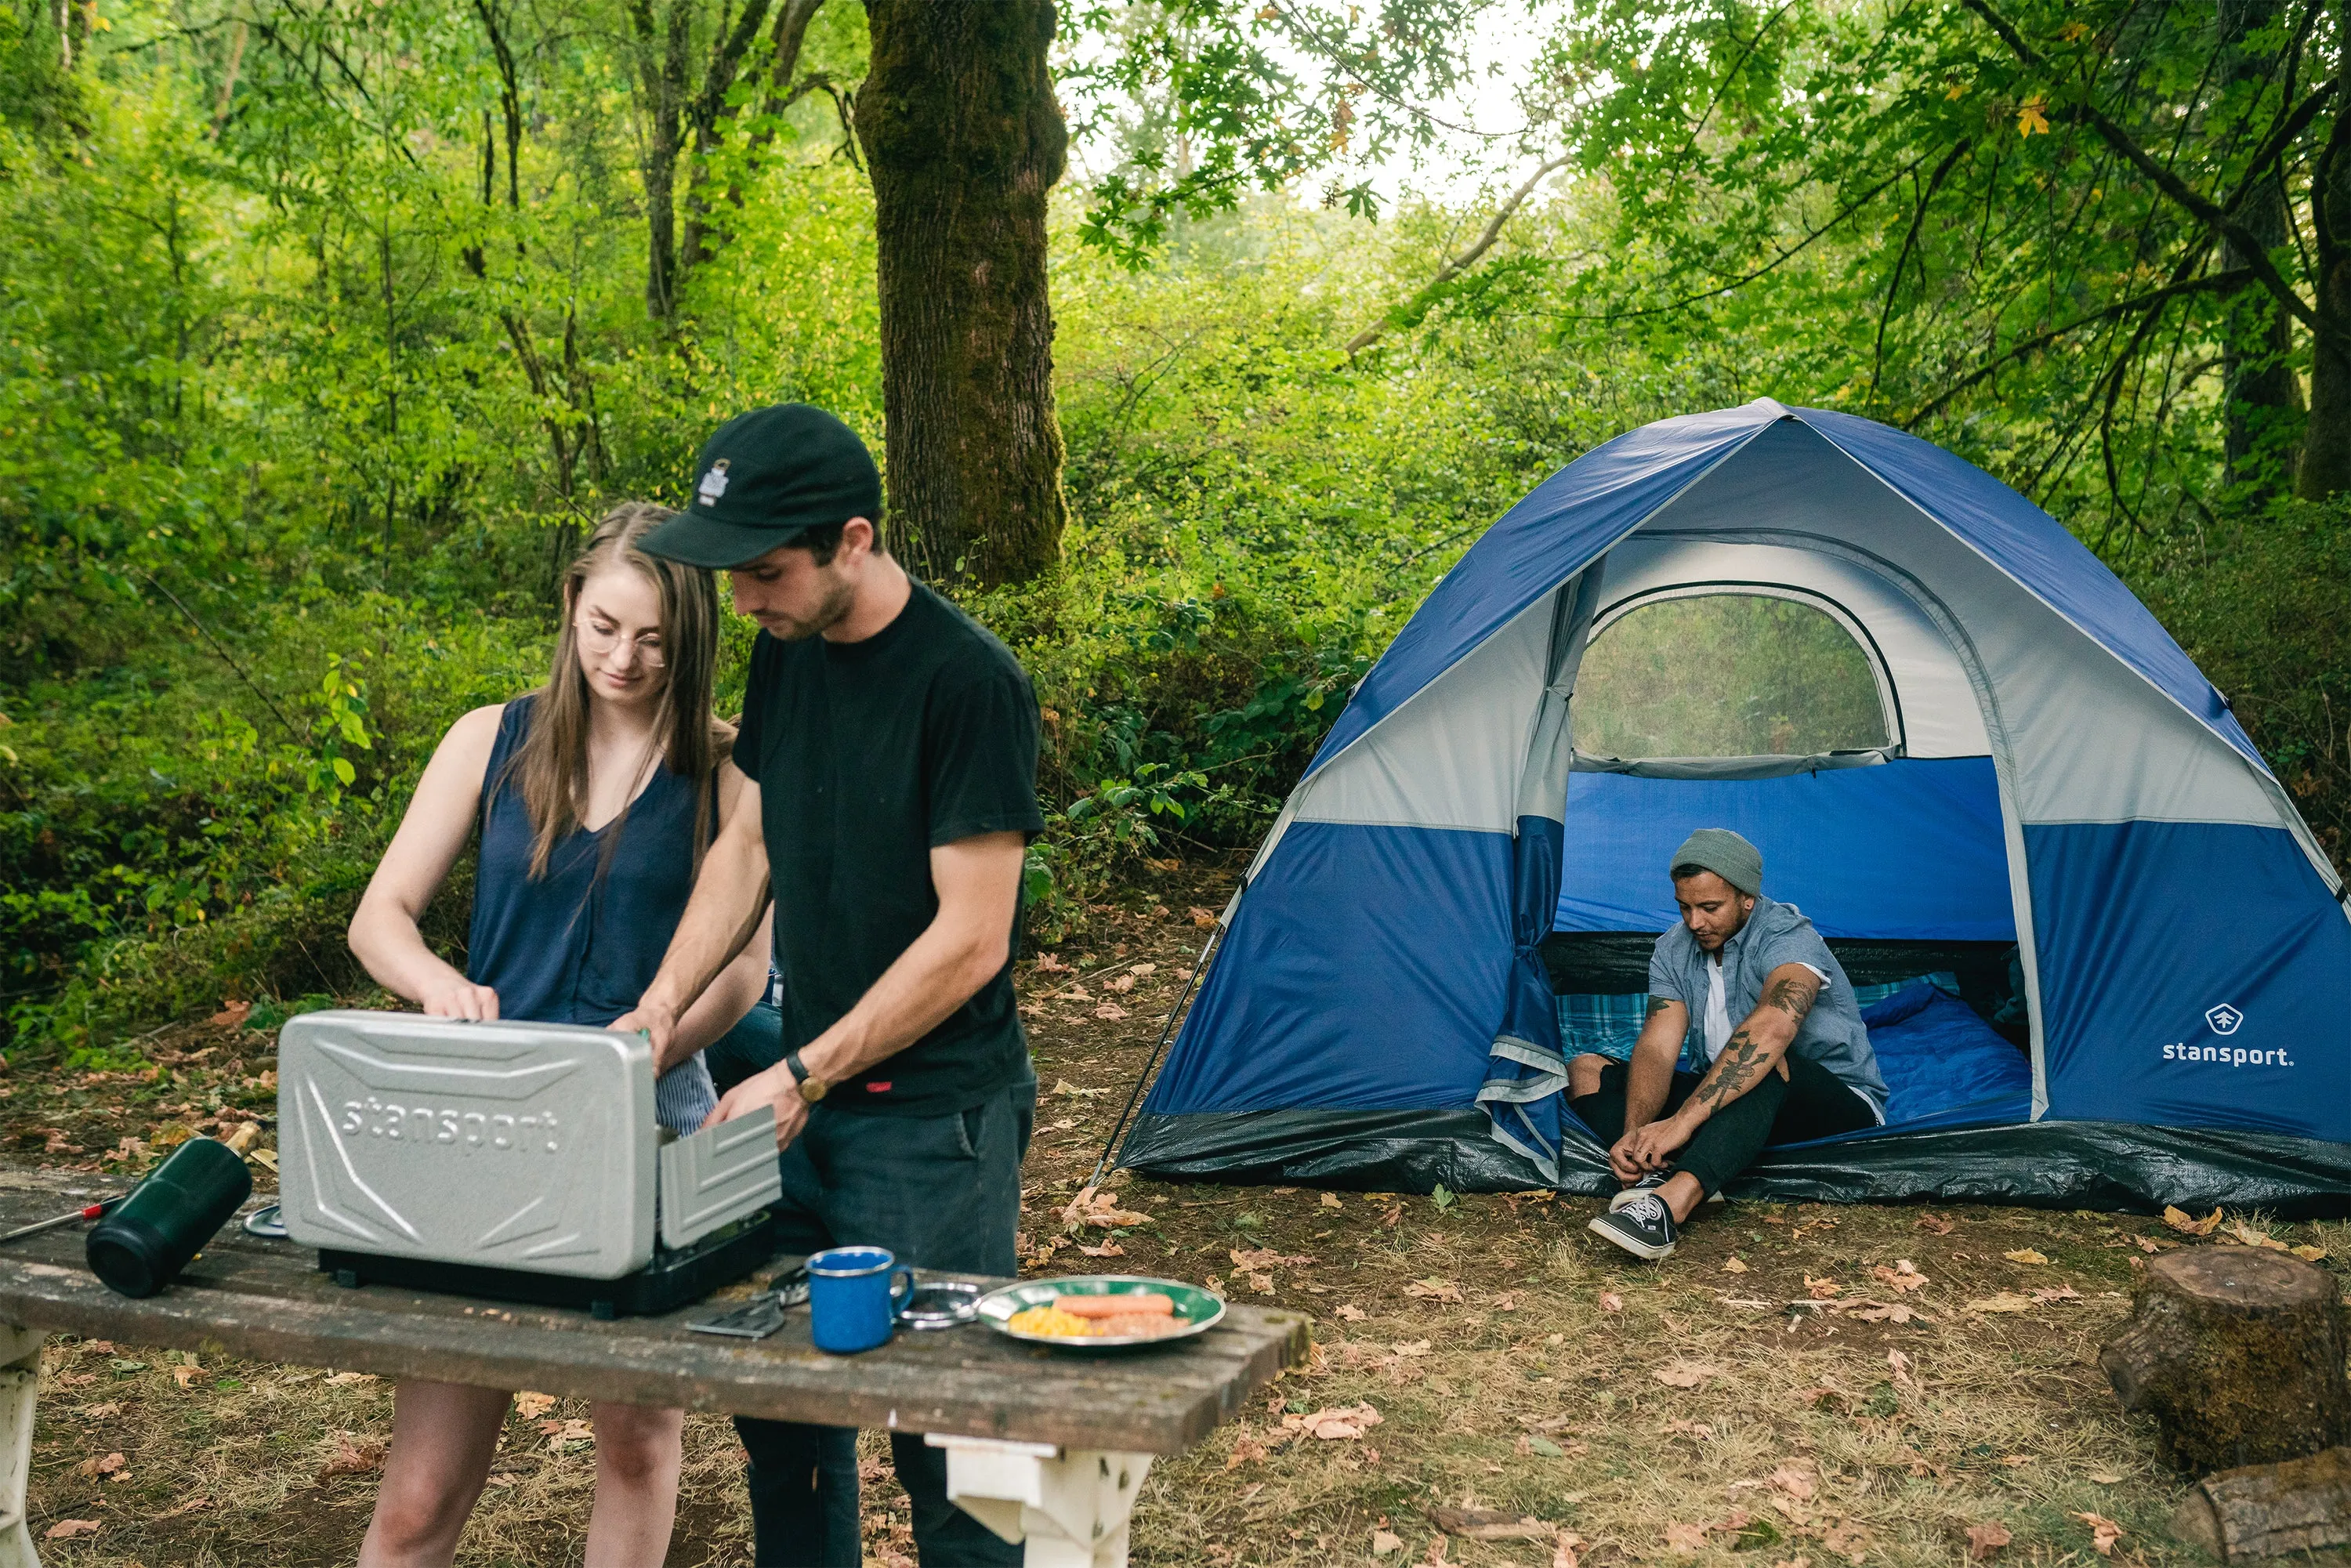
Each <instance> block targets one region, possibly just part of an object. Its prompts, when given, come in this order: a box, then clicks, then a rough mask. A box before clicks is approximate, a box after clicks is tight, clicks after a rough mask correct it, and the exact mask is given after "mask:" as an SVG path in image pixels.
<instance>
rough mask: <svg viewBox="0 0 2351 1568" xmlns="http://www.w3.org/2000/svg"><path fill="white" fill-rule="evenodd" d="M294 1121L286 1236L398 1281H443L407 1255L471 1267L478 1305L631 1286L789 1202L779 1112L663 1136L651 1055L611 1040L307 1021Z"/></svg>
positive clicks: (464, 1282)
mask: <svg viewBox="0 0 2351 1568" xmlns="http://www.w3.org/2000/svg"><path fill="white" fill-rule="evenodd" d="M277 1114H278V1163H279V1175H278V1182H279V1186H280V1189H281V1190H280V1201H281V1205H282V1212H283V1214H284V1216H285V1220H286V1232H287V1236H288V1237H289V1238H291V1239H293V1240H294V1241H296V1242H298V1243H299V1244H301V1245H303V1246H308V1247H317V1248H319V1249H322V1259H328V1260H332V1262H331V1263H330V1264H329V1265H328V1266H332V1267H337V1268H338V1269H339V1271H340V1272H343V1273H355V1272H357V1271H359V1270H356V1269H355V1268H350V1267H343V1265H345V1264H347V1263H351V1262H353V1261H354V1260H355V1259H364V1260H369V1261H370V1265H371V1266H368V1267H366V1268H365V1269H364V1272H365V1273H367V1274H368V1275H370V1276H371V1277H373V1278H377V1279H381V1280H385V1281H392V1282H402V1283H412V1284H427V1285H428V1287H429V1286H431V1285H432V1284H433V1283H434V1280H435V1278H436V1277H435V1276H434V1275H432V1274H431V1273H430V1272H429V1271H423V1272H420V1271H419V1270H415V1269H401V1270H391V1269H388V1268H386V1267H385V1265H389V1264H391V1263H392V1262H394V1261H395V1260H401V1261H405V1262H413V1263H418V1264H435V1265H453V1266H456V1267H455V1269H452V1270H443V1271H442V1273H441V1275H439V1276H438V1277H437V1278H438V1279H440V1280H445V1281H454V1282H449V1283H444V1284H441V1285H440V1287H439V1288H444V1289H452V1290H457V1291H464V1292H465V1293H469V1294H482V1295H496V1294H514V1293H516V1292H512V1291H501V1290H498V1289H496V1288H495V1287H496V1283H497V1280H496V1276H505V1275H508V1274H522V1275H547V1276H561V1277H565V1278H569V1279H572V1280H580V1281H614V1280H618V1279H620V1278H621V1277H622V1276H625V1275H631V1274H634V1273H636V1272H638V1271H639V1270H645V1269H646V1268H647V1265H648V1264H652V1263H654V1262H655V1260H656V1258H657V1255H658V1256H660V1257H664V1258H666V1257H668V1256H669V1255H670V1254H674V1253H684V1252H689V1251H691V1250H693V1249H695V1247H696V1246H697V1244H700V1243H704V1242H705V1240H706V1239H709V1238H712V1237H714V1236H716V1234H717V1233H719V1232H720V1231H722V1230H726V1228H728V1227H730V1226H731V1227H735V1228H736V1230H735V1232H733V1233H730V1234H738V1233H740V1232H741V1231H742V1230H743V1228H744V1227H743V1226H742V1224H741V1223H740V1222H743V1221H746V1220H749V1219H751V1218H753V1217H755V1216H758V1215H759V1211H760V1210H762V1209H763V1208H765V1207H766V1206H767V1205H768V1204H769V1203H771V1202H773V1201H774V1200H775V1199H776V1197H778V1195H779V1194H780V1193H781V1191H782V1184H781V1181H780V1180H779V1178H778V1173H777V1168H776V1157H775V1150H776V1134H775V1117H774V1113H772V1112H765V1111H763V1112H761V1113H758V1114H757V1115H752V1116H744V1117H739V1118H737V1120H735V1121H732V1122H726V1123H723V1124H720V1125H717V1126H715V1127H708V1128H705V1129H704V1130H703V1131H701V1132H699V1133H695V1134H693V1135H691V1136H688V1137H682V1138H677V1139H675V1140H674V1141H673V1142H667V1143H664V1138H665V1137H667V1136H668V1135H667V1134H664V1132H663V1131H662V1130H661V1128H660V1126H659V1125H658V1124H657V1123H656V1122H655V1121H654V1119H653V1051H652V1050H651V1048H650V1047H649V1046H648V1045H647V1044H646V1043H645V1040H644V1039H643V1037H642V1036H640V1035H623V1034H614V1033H611V1031H609V1030H601V1029H583V1028H579V1027H576V1026H572V1025H567V1024H536V1023H465V1022H461V1021H458V1020H455V1019H434V1018H425V1017H423V1016H421V1015H418V1014H414V1013H386V1012H350V1011H335V1012H315V1013H305V1014H303V1015H302V1016H300V1017H299V1018H297V1019H292V1020H290V1021H289V1022H287V1025H286V1028H285V1030H284V1032H283V1033H282V1034H281V1035H280V1036H279V1039H278V1046H277ZM657 1240H658V1242H659V1244H660V1251H659V1253H658V1254H657V1249H656V1245H655V1244H656V1241H657ZM706 1250H708V1249H706V1248H705V1251H706ZM737 1250H738V1251H739V1250H741V1249H737ZM765 1256H766V1254H764V1253H762V1254H760V1255H759V1259H758V1260H764V1258H765ZM749 1266H753V1267H755V1266H756V1261H755V1262H754V1263H753V1264H752V1265H749ZM741 1271H745V1270H737V1272H738V1273H739V1272H741ZM395 1274H396V1275H397V1280H396V1281H395ZM347 1282H356V1281H355V1280H353V1281H347ZM550 1282H551V1281H550ZM718 1282H724V1281H718ZM486 1283H487V1285H488V1287H489V1288H484V1287H485V1284H486ZM697 1293H698V1292H697ZM520 1294H521V1296H522V1297H523V1298H525V1299H554V1298H550V1297H547V1296H545V1295H544V1294H543V1293H540V1292H536V1291H528V1290H527V1291H522V1292H520ZM595 1304H596V1306H597V1309H598V1311H599V1312H603V1311H604V1309H605V1307H606V1306H607V1305H608V1304H609V1303H608V1301H607V1300H606V1299H605V1297H604V1296H601V1295H599V1296H597V1297H596V1298H595ZM632 1310H657V1309H653V1308H650V1307H640V1308H636V1309H632Z"/></svg>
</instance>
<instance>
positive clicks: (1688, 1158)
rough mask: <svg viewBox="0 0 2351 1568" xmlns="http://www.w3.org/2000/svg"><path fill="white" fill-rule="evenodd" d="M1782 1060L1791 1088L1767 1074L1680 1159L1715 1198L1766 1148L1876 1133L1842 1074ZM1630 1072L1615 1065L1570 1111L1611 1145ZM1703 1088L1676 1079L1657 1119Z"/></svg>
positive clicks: (1692, 1076) (1619, 1130) (1621, 1122)
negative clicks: (1867, 1130) (1869, 1131)
mask: <svg viewBox="0 0 2351 1568" xmlns="http://www.w3.org/2000/svg"><path fill="white" fill-rule="evenodd" d="M1782 1060H1783V1061H1786V1062H1787V1064H1788V1076H1787V1078H1786V1079H1785V1080H1782V1078H1781V1076H1780V1075H1779V1073H1777V1072H1767V1073H1765V1074H1764V1075H1763V1082H1761V1083H1758V1084H1757V1085H1755V1087H1754V1088H1752V1089H1750V1090H1749V1091H1748V1092H1746V1093H1744V1094H1741V1095H1740V1097H1739V1098H1738V1099H1736V1100H1733V1101H1732V1102H1731V1103H1729V1104H1728V1105H1724V1106H1721V1107H1719V1108H1718V1109H1717V1110H1716V1111H1715V1113H1714V1114H1713V1115H1711V1116H1708V1118H1707V1119H1706V1121H1705V1123H1704V1124H1701V1125H1700V1126H1699V1128H1698V1132H1697V1133H1696V1134H1694V1135H1693V1136H1692V1137H1691V1138H1690V1141H1689V1142H1688V1143H1687V1144H1686V1145H1683V1146H1682V1151H1681V1153H1679V1154H1677V1155H1675V1156H1674V1168H1675V1169H1677V1170H1684V1171H1687V1172H1689V1174H1690V1175H1692V1176H1696V1177H1698V1183H1699V1185H1700V1186H1704V1187H1705V1188H1706V1190H1707V1193H1708V1195H1709V1196H1711V1195H1712V1194H1714V1193H1717V1192H1719V1191H1721V1190H1722V1186H1723V1184H1724V1183H1725V1182H1728V1181H1729V1180H1730V1179H1731V1178H1732V1177H1733V1176H1737V1175H1738V1174H1739V1173H1740V1171H1743V1170H1745V1169H1746V1168H1747V1167H1748V1166H1751V1165H1753V1164H1754V1163H1755V1156H1756V1155H1759V1154H1761V1153H1762V1152H1763V1149H1764V1147H1765V1145H1771V1144H1801V1143H1802V1142H1804V1141H1805V1140H1806V1139H1808V1138H1833V1137H1834V1136H1836V1135H1837V1134H1839V1133H1858V1132H1860V1131H1861V1130H1862V1129H1863V1128H1864V1127H1874V1126H1876V1125H1877V1116H1876V1113H1875V1112H1873V1111H1871V1110H1870V1108H1869V1102H1868V1101H1866V1100H1864V1099H1863V1098H1862V1097H1861V1096H1860V1095H1858V1094H1856V1093H1855V1092H1853V1091H1852V1090H1850V1089H1848V1088H1846V1087H1845V1085H1844V1081H1843V1080H1842V1079H1840V1078H1838V1077H1837V1075H1836V1074H1835V1073H1834V1072H1831V1071H1829V1070H1828V1069H1827V1068H1825V1067H1823V1066H1822V1065H1821V1064H1820V1063H1819V1062H1817V1061H1807V1060H1805V1059H1804V1058H1802V1057H1796V1056H1791V1057H1785V1058H1782ZM1631 1071H1632V1070H1631V1068H1630V1067H1628V1066H1627V1065H1626V1064H1625V1063H1624V1062H1621V1061H1612V1062H1610V1063H1609V1064H1608V1065H1607V1066H1605V1067H1604V1068H1602V1069H1601V1070H1600V1087H1599V1088H1598V1089H1596V1090H1594V1091H1593V1092H1591V1093H1589V1094H1586V1095H1584V1096H1583V1098H1582V1099H1580V1100H1570V1101H1569V1102H1568V1103H1567V1108H1568V1109H1569V1110H1571V1111H1573V1112H1574V1113H1576V1114H1577V1115H1578V1116H1580V1117H1582V1118H1583V1124H1584V1125H1585V1126H1587V1127H1589V1128H1591V1129H1592V1135H1593V1137H1595V1138H1597V1139H1599V1140H1600V1141H1601V1143H1602V1144H1604V1145H1613V1144H1614V1143H1615V1142H1616V1140H1617V1139H1619V1138H1621V1137H1623V1136H1624V1135H1625V1082H1626V1081H1627V1079H1628V1077H1629V1076H1630V1074H1631ZM1701 1082H1704V1079H1703V1077H1702V1076H1701V1075H1700V1074H1698V1073H1695V1072H1677V1073H1675V1074H1674V1085H1673V1087H1672V1088H1671V1089H1669V1090H1667V1092H1666V1105H1665V1109H1664V1110H1663V1111H1660V1112H1659V1113H1658V1114H1659V1115H1660V1116H1670V1115H1672V1114H1673V1113H1675V1112H1676V1111H1678V1110H1680V1109H1681V1108H1682V1102H1684V1101H1686V1100H1687V1099H1688V1098H1689V1097H1690V1095H1691V1093H1692V1092H1695V1091H1696V1090H1697V1088H1698V1084H1699V1083H1701Z"/></svg>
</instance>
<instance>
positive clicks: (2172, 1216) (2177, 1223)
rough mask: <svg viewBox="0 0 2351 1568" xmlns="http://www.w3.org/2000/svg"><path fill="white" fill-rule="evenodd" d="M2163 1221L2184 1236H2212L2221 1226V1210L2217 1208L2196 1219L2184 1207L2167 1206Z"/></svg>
mask: <svg viewBox="0 0 2351 1568" xmlns="http://www.w3.org/2000/svg"><path fill="white" fill-rule="evenodd" d="M2163 1222H2164V1223H2165V1224H2166V1225H2168V1226H2169V1227H2171V1228H2173V1229H2174V1230H2177V1231H2179V1233H2180V1234H2181V1235H2183V1236H2210V1235H2211V1234H2212V1232H2214V1231H2215V1230H2218V1229H2219V1228H2220V1210H2219V1209H2217V1208H2216V1209H2214V1210H2213V1211H2212V1212H2211V1213H2210V1214H2208V1215H2206V1216H2205V1217H2204V1218H2201V1219H2196V1218H2191V1217H2190V1216H2189V1214H2188V1213H2187V1211H2186V1210H2184V1209H2179V1208H2166V1209H2165V1210H2164V1211H2163Z"/></svg>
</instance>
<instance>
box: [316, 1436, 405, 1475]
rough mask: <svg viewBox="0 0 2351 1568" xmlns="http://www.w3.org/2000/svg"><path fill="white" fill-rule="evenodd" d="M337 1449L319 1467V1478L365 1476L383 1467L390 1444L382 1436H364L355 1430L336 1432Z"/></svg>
mask: <svg viewBox="0 0 2351 1568" xmlns="http://www.w3.org/2000/svg"><path fill="white" fill-rule="evenodd" d="M334 1438H335V1451H334V1452H333V1453H331V1454H329V1455H328V1456H327V1462H326V1463H325V1464H323V1465H321V1466H320V1467H319V1479H320V1480H325V1479H328V1478H329V1476H363V1475H366V1474H367V1473H368V1472H369V1471H371V1470H374V1469H379V1468H381V1466H382V1464H383V1456H384V1454H385V1452H386V1449H387V1448H388V1445H387V1444H386V1443H385V1442H384V1440H383V1439H382V1438H381V1437H366V1436H362V1435H360V1434H359V1433H355V1432H337V1433H335V1434H334Z"/></svg>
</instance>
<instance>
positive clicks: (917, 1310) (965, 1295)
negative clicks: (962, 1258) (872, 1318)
mask: <svg viewBox="0 0 2351 1568" xmlns="http://www.w3.org/2000/svg"><path fill="white" fill-rule="evenodd" d="M979 1294H980V1292H979V1287H978V1286H977V1285H967V1284H963V1283H961V1282H960V1281H952V1280H947V1281H938V1282H935V1283H933V1284H928V1285H917V1286H915V1287H914V1294H912V1295H910V1296H908V1297H907V1298H906V1304H905V1305H904V1306H903V1307H900V1308H899V1309H898V1326H899V1327H901V1328H910V1329H951V1328H954V1327H956V1325H957V1324H959V1323H967V1322H971V1321H972V1320H973V1319H975V1318H977V1317H978V1316H979Z"/></svg>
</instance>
